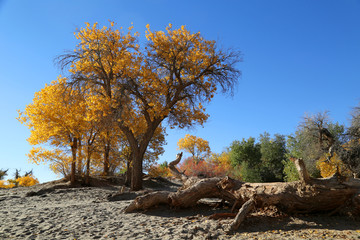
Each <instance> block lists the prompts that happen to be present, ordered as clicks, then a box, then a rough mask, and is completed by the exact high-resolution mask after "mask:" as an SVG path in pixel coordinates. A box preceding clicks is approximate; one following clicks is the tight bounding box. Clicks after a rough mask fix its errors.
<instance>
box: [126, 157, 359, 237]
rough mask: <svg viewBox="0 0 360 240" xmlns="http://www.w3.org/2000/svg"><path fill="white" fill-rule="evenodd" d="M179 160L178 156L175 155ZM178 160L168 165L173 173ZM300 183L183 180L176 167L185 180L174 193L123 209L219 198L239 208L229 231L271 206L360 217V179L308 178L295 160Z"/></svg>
mask: <svg viewBox="0 0 360 240" xmlns="http://www.w3.org/2000/svg"><path fill="white" fill-rule="evenodd" d="M178 157H179V156H178ZM179 161H180V160H179V159H178V158H177V159H176V160H175V161H173V162H171V163H170V164H169V168H170V170H171V171H173V170H174V168H175V166H174V165H176V164H174V163H176V162H179ZM295 164H296V166H297V169H298V172H299V175H300V179H301V180H300V181H297V182H290V183H284V182H278V183H246V182H241V181H238V180H234V179H231V178H229V177H224V178H208V179H201V180H200V179H196V178H185V177H184V175H183V174H181V173H179V172H178V170H177V169H176V168H175V173H176V174H175V176H177V177H178V178H180V179H181V180H183V181H184V180H185V181H184V185H183V187H182V188H180V189H179V190H178V191H177V192H175V193H172V192H155V193H151V194H149V195H145V196H142V197H138V198H136V199H135V200H134V202H133V203H131V204H130V205H129V207H127V208H126V209H125V212H131V211H134V210H137V209H147V208H151V207H153V206H156V205H158V204H161V203H166V204H169V205H170V206H172V207H190V206H194V205H196V203H197V202H198V200H200V199H202V198H214V197H216V198H220V199H223V200H226V201H228V202H230V203H232V204H233V209H235V208H237V207H241V209H240V210H239V212H238V214H237V216H236V218H235V220H234V222H233V224H231V226H230V228H229V230H235V229H237V228H238V227H239V226H240V224H241V222H242V221H243V219H244V218H245V216H246V215H247V214H248V213H249V212H250V211H251V210H252V209H253V208H262V207H265V206H269V205H273V206H276V207H278V208H279V209H281V210H282V211H284V212H287V213H289V214H295V213H314V212H328V213H329V214H333V213H335V212H337V211H339V210H340V209H342V208H343V207H344V206H346V207H347V208H346V209H347V210H348V211H351V213H352V214H353V215H357V214H360V179H343V178H339V176H337V175H334V176H333V177H331V178H327V179H313V178H310V176H309V174H308V172H307V170H306V168H305V164H304V163H303V161H302V159H296V160H295Z"/></svg>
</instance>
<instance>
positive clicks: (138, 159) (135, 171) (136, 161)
mask: <svg viewBox="0 0 360 240" xmlns="http://www.w3.org/2000/svg"><path fill="white" fill-rule="evenodd" d="M132 156H133V159H132V171H131V190H132V191H138V190H141V189H142V185H143V171H142V170H143V168H142V166H143V154H141V152H140V151H135V152H133V154H132Z"/></svg>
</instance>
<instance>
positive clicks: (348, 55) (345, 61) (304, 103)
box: [0, 0, 360, 182]
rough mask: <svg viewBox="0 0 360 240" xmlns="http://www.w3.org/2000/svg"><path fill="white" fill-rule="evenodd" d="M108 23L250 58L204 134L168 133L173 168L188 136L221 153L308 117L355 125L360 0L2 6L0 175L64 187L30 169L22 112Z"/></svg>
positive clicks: (43, 170)
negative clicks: (66, 56) (197, 40)
mask: <svg viewBox="0 0 360 240" xmlns="http://www.w3.org/2000/svg"><path fill="white" fill-rule="evenodd" d="M108 20H112V21H115V22H117V24H118V25H119V26H124V27H128V26H130V24H131V22H133V23H134V27H135V30H136V31H138V32H140V33H141V34H142V36H144V31H145V25H146V24H147V23H149V24H150V26H151V28H152V29H153V30H164V28H165V27H166V26H167V25H168V24H169V23H172V24H173V25H174V26H175V27H179V26H181V25H186V26H187V28H188V29H190V30H191V31H194V32H197V31H200V32H201V33H202V34H203V35H204V36H205V37H206V38H207V39H212V40H217V41H218V42H219V43H220V45H222V46H224V47H226V48H228V47H231V48H235V49H239V50H241V51H242V53H243V58H244V61H243V62H242V63H240V64H239V66H238V67H239V69H241V71H242V73H243V74H242V78H241V79H240V81H239V85H238V87H237V90H236V92H235V95H234V97H233V98H230V97H224V96H221V95H218V96H216V97H215V99H214V100H213V102H212V103H211V104H210V105H208V106H207V109H208V113H209V114H210V118H209V120H208V122H207V123H206V124H205V125H204V127H200V126H199V127H196V128H195V129H192V130H168V136H167V142H168V144H167V145H166V146H165V150H166V152H165V154H164V155H163V156H161V158H160V162H163V161H165V160H167V161H170V160H173V159H174V156H175V154H176V153H177V152H178V151H177V149H176V143H177V141H178V139H179V138H181V137H183V136H184V135H185V134H186V133H190V134H193V135H197V136H199V137H202V138H204V139H207V140H208V141H209V142H210V147H211V148H212V150H213V151H214V152H221V151H222V150H223V149H224V148H226V147H228V146H229V145H230V143H231V142H232V141H233V140H236V139H242V138H248V137H249V136H253V137H258V136H259V134H260V133H263V132H264V131H267V132H269V133H270V134H275V133H280V134H290V133H293V132H294V131H295V130H296V127H297V125H298V123H299V121H300V120H301V117H302V116H303V115H304V113H306V112H309V113H315V112H318V111H324V110H329V111H330V115H331V117H332V120H333V121H338V122H340V123H344V124H347V123H348V120H349V116H350V115H349V113H350V111H351V109H352V107H354V106H357V105H358V103H359V100H360V92H359V89H360V81H359V80H360V1H359V0H346V1H338V0H336V1H335V0H317V1H314V0H302V1H295V0H282V1H280V0H279V1H274V0H271V1H270V0H247V1H245V0H233V1H226V0H224V1H209V0H207V1H200V0H199V1H194V0H192V1H188V0H184V1H170V0H168V1H166V0H146V1H145V0H144V1H116V0H113V1H109V0H103V1H100V0H99V1H92V0H77V1H70V0H69V1H64V0H51V1H49V0H43V1H37V0H32V1H26V0H23V1H21V0H17V1H16V0H8V1H6V0H0V53H1V57H0V69H1V70H0V109H1V114H0V133H1V134H2V136H1V138H0V150H1V151H0V168H3V169H4V168H5V169H6V168H9V169H10V173H11V174H13V172H14V170H15V168H20V169H21V170H22V171H23V172H24V171H28V170H30V169H33V170H34V174H35V176H36V177H38V178H39V180H40V181H41V182H44V181H49V180H52V179H55V178H56V176H55V175H54V174H52V173H51V171H50V170H48V168H47V166H36V165H33V164H29V163H28V160H27V158H26V156H25V154H26V153H27V152H28V151H29V150H30V148H31V146H29V144H28V143H27V141H26V139H27V138H28V137H29V134H30V132H29V130H28V129H27V128H26V127H24V126H22V125H21V124H20V123H19V122H18V121H17V120H16V119H15V118H16V117H17V112H16V110H17V109H20V110H23V109H24V107H25V106H26V104H29V103H30V102H31V101H32V98H33V96H34V93H35V92H36V91H39V90H40V89H41V88H43V87H44V85H45V84H46V83H49V82H51V81H52V80H54V79H56V77H57V76H58V74H60V71H59V69H58V68H57V67H56V66H54V64H53V59H54V57H56V56H57V55H59V54H61V53H63V52H64V51H65V50H72V49H74V46H75V45H76V39H75V37H74V35H73V32H74V31H75V29H76V28H80V27H83V26H84V22H90V23H94V22H99V24H100V25H104V24H108Z"/></svg>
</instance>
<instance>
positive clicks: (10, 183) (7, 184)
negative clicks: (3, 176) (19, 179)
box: [0, 180, 15, 188]
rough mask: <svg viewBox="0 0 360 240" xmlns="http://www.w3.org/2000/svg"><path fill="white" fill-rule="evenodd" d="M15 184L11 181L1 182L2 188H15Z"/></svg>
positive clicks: (0, 186)
mask: <svg viewBox="0 0 360 240" xmlns="http://www.w3.org/2000/svg"><path fill="white" fill-rule="evenodd" d="M13 187H15V184H14V183H12V182H9V181H4V180H0V188H13Z"/></svg>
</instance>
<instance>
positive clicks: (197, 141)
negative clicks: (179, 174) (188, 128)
mask: <svg viewBox="0 0 360 240" xmlns="http://www.w3.org/2000/svg"><path fill="white" fill-rule="evenodd" d="M177 145H178V149H179V150H184V151H186V152H188V153H190V154H191V155H192V156H193V158H194V159H195V160H200V158H203V157H205V156H208V155H209V154H210V146H209V142H208V141H206V140H204V139H202V138H200V137H196V136H193V135H190V134H186V135H185V137H184V138H181V139H179V141H178V143H177Z"/></svg>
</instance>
